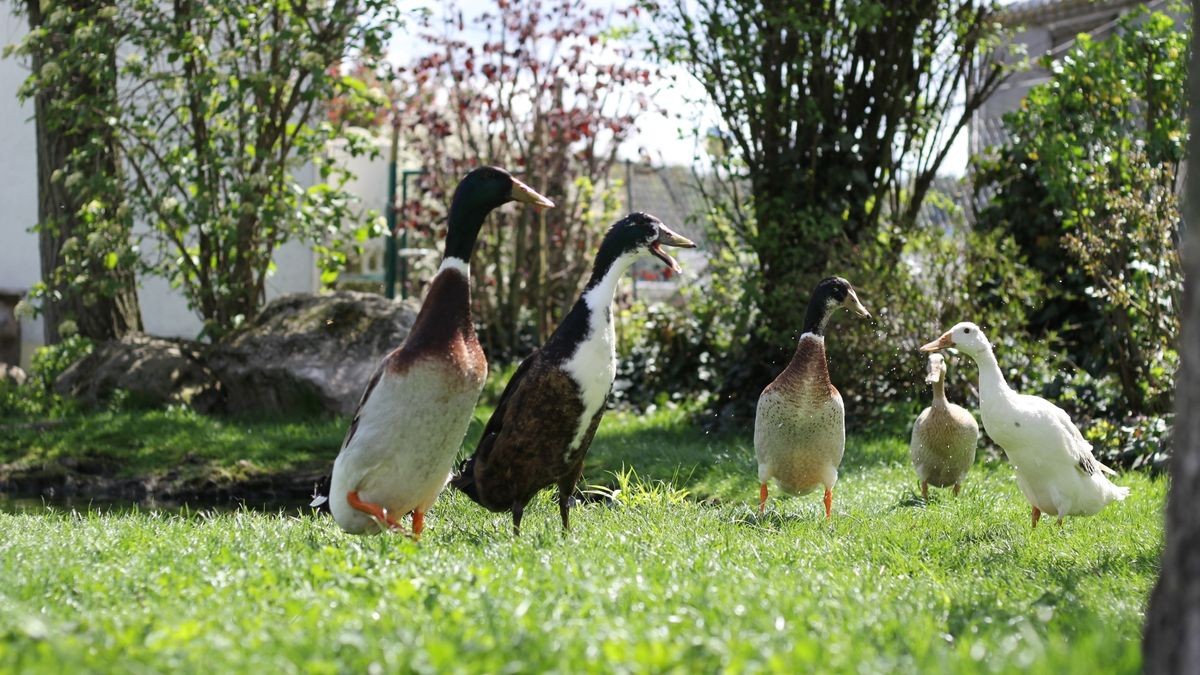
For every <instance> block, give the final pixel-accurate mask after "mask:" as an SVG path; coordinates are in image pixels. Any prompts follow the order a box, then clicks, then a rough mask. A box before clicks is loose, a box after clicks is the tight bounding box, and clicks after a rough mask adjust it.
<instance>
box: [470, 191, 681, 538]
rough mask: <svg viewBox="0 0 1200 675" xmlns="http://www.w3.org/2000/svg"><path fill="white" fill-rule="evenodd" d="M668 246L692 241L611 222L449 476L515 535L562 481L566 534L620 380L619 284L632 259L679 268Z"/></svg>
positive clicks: (656, 223) (649, 225)
mask: <svg viewBox="0 0 1200 675" xmlns="http://www.w3.org/2000/svg"><path fill="white" fill-rule="evenodd" d="M664 246H673V247H683V248H692V247H694V246H695V243H693V242H692V241H691V240H689V239H687V238H686V237H684V236H682V235H680V234H678V233H676V232H675V231H673V230H671V228H669V227H667V226H666V225H665V224H663V222H662V221H661V220H659V219H658V218H656V217H655V216H652V215H650V214H646V213H631V214H629V215H627V216H625V217H624V218H622V219H621V220H619V221H618V222H616V223H615V224H614V225H612V227H611V228H610V229H609V230H608V232H607V233H606V234H605V236H604V239H603V240H602V241H601V243H600V250H599V252H598V253H597V255H596V259H595V263H594V265H593V267H592V273H591V277H590V278H589V280H588V282H587V284H586V286H584V289H583V292H582V293H581V294H580V296H579V298H578V300H576V302H575V304H574V305H573V306H572V307H571V309H570V311H569V312H568V313H567V315H566V316H565V317H564V318H563V320H562V323H560V324H559V325H558V327H557V328H556V329H555V330H554V332H553V333H552V334H551V335H550V337H549V338H548V339H547V340H546V343H545V344H544V345H542V347H541V348H540V349H538V350H537V351H535V352H534V353H533V354H531V355H530V356H529V357H528V358H526V359H525V360H524V361H522V362H521V364H520V366H518V367H517V370H516V372H515V373H514V374H513V376H512V378H511V379H510V380H509V381H508V384H507V385H506V386H505V388H504V392H503V393H502V394H501V395H500V402H499V404H498V405H497V406H496V410H495V412H493V413H492V416H491V418H490V419H489V420H488V422H487V425H486V426H485V427H484V430H483V435H482V437H481V438H480V440H479V444H478V445H477V446H476V448H475V451H474V453H473V454H472V455H471V456H470V457H468V458H466V459H465V460H463V462H462V463H461V464H460V466H459V468H458V470H457V471H456V473H455V476H454V477H453V478H452V479H451V481H450V484H451V485H452V486H453V487H454V488H456V489H457V490H459V491H461V492H462V493H464V494H465V495H466V496H467V497H469V498H470V499H471V500H472V501H474V502H475V503H477V504H479V505H480V506H483V507H484V508H486V509H488V510H490V511H492V512H496V513H500V512H504V511H510V512H511V513H512V523H513V535H514V536H519V535H520V533H521V519H522V516H523V514H524V512H525V506H526V505H527V504H528V503H529V501H530V500H531V499H532V498H533V496H534V495H535V494H537V493H538V492H539V491H541V490H543V489H545V488H547V487H550V486H552V485H553V486H557V487H558V505H559V512H560V516H561V518H562V528H563V531H564V532H566V531H568V530H569V529H570V519H569V516H568V508H569V501H570V498H571V495H572V494H573V493H574V491H575V485H576V483H577V482H578V481H579V477H580V475H581V474H582V472H583V460H584V457H585V456H586V455H587V451H588V449H589V448H590V447H591V444H592V438H593V437H594V436H595V434H596V429H597V427H599V425H600V419H601V417H602V416H603V415H604V409H605V405H606V403H607V401H608V396H609V393H610V392H611V390H612V384H613V378H614V377H615V376H616V367H617V355H616V335H615V333H614V331H613V310H612V305H613V297H614V294H615V293H616V289H617V282H618V281H619V280H620V279H621V278H622V277H623V276H624V275H625V274H626V272H627V271H628V270H629V267H630V266H631V265H632V264H633V263H634V262H635V261H637V260H639V259H642V258H648V257H651V256H653V257H655V258H658V259H659V260H661V261H662V262H663V263H664V264H666V266H667V267H668V268H669V269H671V270H672V272H674V273H676V274H678V273H679V272H681V268H680V266H679V263H678V262H676V260H675V259H674V258H673V257H671V256H670V255H669V254H668V253H667V252H666V251H664V250H663V247H664Z"/></svg>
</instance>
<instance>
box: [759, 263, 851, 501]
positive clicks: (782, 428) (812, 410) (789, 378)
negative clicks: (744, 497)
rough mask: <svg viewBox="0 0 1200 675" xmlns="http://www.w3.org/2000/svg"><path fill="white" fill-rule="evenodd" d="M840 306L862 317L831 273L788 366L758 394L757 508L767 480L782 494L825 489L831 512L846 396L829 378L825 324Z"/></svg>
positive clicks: (818, 291) (815, 292) (848, 289)
mask: <svg viewBox="0 0 1200 675" xmlns="http://www.w3.org/2000/svg"><path fill="white" fill-rule="evenodd" d="M839 307H846V308H848V309H850V310H851V311H853V312H854V313H856V314H858V315H859V316H863V317H870V316H871V313H870V312H868V311H867V310H866V308H865V307H863V306H862V303H861V302H859V300H858V294H857V293H855V292H854V287H853V286H851V285H850V282H849V281H846V280H845V279H842V278H841V277H829V278H828V279H824V280H822V281H821V283H819V284H817V287H816V289H814V290H813V294H812V298H811V299H809V301H808V311H807V313H806V314H805V316H804V332H803V333H802V334H801V335H800V341H799V344H797V345H796V353H795V355H793V356H792V360H791V362H790V363H788V366H787V368H785V369H784V370H783V372H782V373H780V374H779V376H778V377H776V378H775V381H774V382H772V383H771V384H769V385H767V388H766V389H763V392H762V394H761V395H760V396H759V397H758V412H757V415H756V417H755V419H754V452H755V454H756V455H757V456H758V482H759V484H760V487H759V496H758V511H759V513H762V512H763V510H764V509H765V508H766V504H767V482H768V481H769V480H770V479H771V478H774V479H775V481H776V483H778V485H779V487H780V488H782V489H783V491H784V492H787V493H790V494H798V495H802V494H807V493H809V492H811V491H813V490H814V489H816V488H817V487H819V486H824V487H825V517H826V518H829V517H830V514H831V513H832V510H833V485H834V483H836V482H837V477H838V472H837V470H838V465H840V464H841V463H842V453H843V452H844V451H845V449H846V414H845V406H843V404H842V396H841V394H839V393H838V390H837V387H834V386H833V384H832V383H831V382H830V381H829V365H828V363H827V362H826V357H825V327H826V325H827V324H828V323H829V318H830V317H831V316H833V313H834V312H835V311H837V309H838V308H839Z"/></svg>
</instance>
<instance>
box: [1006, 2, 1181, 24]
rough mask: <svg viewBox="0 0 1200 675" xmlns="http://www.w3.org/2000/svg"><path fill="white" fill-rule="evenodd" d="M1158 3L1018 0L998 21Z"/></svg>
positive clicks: (1051, 17) (1059, 16)
mask: <svg viewBox="0 0 1200 675" xmlns="http://www.w3.org/2000/svg"><path fill="white" fill-rule="evenodd" d="M1146 4H1149V5H1159V4H1162V3H1161V2H1145V0H1020V1H1019V2H1014V3H1012V4H1009V5H1006V6H1005V7H1003V8H1002V9H1001V10H1000V13H999V19H1000V22H1001V23H1003V24H1006V25H1021V24H1029V23H1039V24H1041V23H1047V22H1050V21H1057V20H1060V19H1066V18H1071V17H1074V16H1078V15H1080V14H1087V13H1091V12H1095V11H1102V10H1109V9H1124V8H1126V7H1133V6H1135V5H1146Z"/></svg>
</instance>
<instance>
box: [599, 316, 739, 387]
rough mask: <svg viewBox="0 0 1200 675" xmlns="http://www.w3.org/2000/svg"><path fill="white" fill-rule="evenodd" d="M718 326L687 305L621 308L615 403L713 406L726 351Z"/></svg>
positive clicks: (618, 326) (618, 327) (618, 325)
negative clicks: (709, 401) (717, 336)
mask: <svg viewBox="0 0 1200 675" xmlns="http://www.w3.org/2000/svg"><path fill="white" fill-rule="evenodd" d="M713 328H714V326H713V324H712V322H711V320H709V321H707V322H706V320H705V318H704V317H703V316H702V315H701V314H699V313H697V312H695V311H693V310H692V309H691V308H690V307H687V306H683V307H676V306H674V305H670V304H666V303H655V304H652V305H647V304H644V303H640V302H638V303H634V304H633V305H631V306H629V307H623V308H621V310H620V312H619V314H618V316H617V331H618V337H617V377H616V382H615V384H614V385H613V392H612V400H613V401H615V402H617V403H629V404H632V405H635V406H638V407H644V406H647V405H650V404H661V403H667V402H668V401H669V402H672V403H675V404H685V405H688V406H692V405H693V404H695V403H697V402H701V403H705V402H707V400H706V397H707V396H708V395H710V394H711V393H712V390H713V387H714V386H715V384H716V374H717V369H718V368H719V367H720V364H719V363H717V361H718V359H720V358H721V355H722V353H723V350H722V349H721V348H720V346H718V343H716V341H715V340H714V338H715V336H714V335H713Z"/></svg>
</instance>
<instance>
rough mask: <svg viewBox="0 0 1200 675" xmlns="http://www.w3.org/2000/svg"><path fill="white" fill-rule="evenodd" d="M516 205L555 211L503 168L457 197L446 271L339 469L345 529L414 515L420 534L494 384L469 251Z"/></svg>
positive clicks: (334, 504) (368, 397)
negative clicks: (478, 326) (482, 397)
mask: <svg viewBox="0 0 1200 675" xmlns="http://www.w3.org/2000/svg"><path fill="white" fill-rule="evenodd" d="M511 201H518V202H523V203H526V204H531V205H533V206H534V207H536V208H549V207H551V206H554V203H553V202H551V201H550V200H549V199H546V198H545V197H543V196H542V195H540V194H538V193H537V192H534V191H533V190H532V189H530V188H529V186H527V185H525V184H524V183H522V182H521V181H519V180H517V179H515V178H513V177H512V176H511V175H509V173H508V172H507V171H504V170H503V169H498V168H495V167H483V168H479V169H475V170H474V171H472V172H470V173H468V174H467V175H466V177H464V178H463V179H462V181H461V182H460V183H459V184H458V188H457V189H456V190H455V191H454V197H453V199H452V201H451V204H450V214H449V228H448V230H447V232H446V250H445V256H444V257H443V259H442V264H441V267H440V268H439V269H438V272H437V274H436V275H435V276H434V277H433V281H432V283H430V285H429V292H428V294H427V295H426V297H425V301H424V303H422V305H421V311H420V313H418V314H417V319H416V321H415V322H414V323H413V327H412V330H411V331H410V332H409V334H408V337H407V338H406V339H405V340H404V343H403V344H401V345H400V347H399V348H397V349H396V350H395V351H393V352H391V353H390V354H388V355H387V356H386V357H384V359H383V362H382V363H381V364H380V365H379V368H377V369H376V370H375V373H374V374H373V375H372V376H371V380H370V382H368V383H367V387H366V391H364V392H363V395H362V400H361V401H360V402H359V404H358V410H357V412H355V414H354V419H353V421H352V422H351V423H350V429H349V431H348V432H347V433H346V440H345V441H344V442H343V443H342V450H341V452H340V453H339V454H338V456H337V460H336V461H335V462H334V464H333V477H332V479H331V480H330V488H329V492H330V494H329V510H330V511H331V512H332V513H333V518H334V520H336V521H337V523H338V525H340V526H341V527H342V529H343V530H346V531H347V532H351V533H369V532H376V531H379V530H380V529H381V528H382V527H387V528H389V529H398V528H399V523H398V521H397V519H398V518H402V517H404V516H405V515H407V514H409V513H411V514H412V528H413V537H414V538H415V537H418V536H420V534H421V529H422V527H423V526H424V516H425V511H426V510H427V509H428V508H429V507H430V506H431V505H432V504H433V502H434V501H435V500H436V499H437V497H438V494H439V493H441V491H442V488H443V487H444V486H445V484H446V478H447V477H448V476H449V474H450V471H451V468H452V467H453V464H454V455H455V453H456V452H457V451H458V448H459V446H460V445H461V443H462V439H463V437H464V436H465V435H466V432H467V425H468V424H469V423H470V420H471V413H472V411H473V410H474V408H475V402H476V401H477V400H478V399H479V392H480V390H481V389H482V388H483V383H484V380H485V379H486V378H487V360H486V359H485V358H484V355H483V349H481V348H480V346H479V341H478V340H477V339H476V337H475V327H474V324H473V323H472V321H471V291H470V283H469V274H470V260H471V252H472V251H473V250H474V248H475V239H476V238H477V237H478V235H479V228H480V226H482V225H483V220H484V218H485V217H486V216H487V214H488V213H490V212H491V210H492V209H494V208H496V207H498V206H501V205H503V204H506V203H508V202H511Z"/></svg>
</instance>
